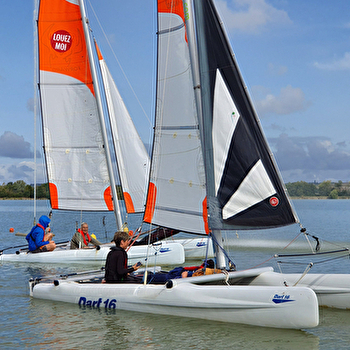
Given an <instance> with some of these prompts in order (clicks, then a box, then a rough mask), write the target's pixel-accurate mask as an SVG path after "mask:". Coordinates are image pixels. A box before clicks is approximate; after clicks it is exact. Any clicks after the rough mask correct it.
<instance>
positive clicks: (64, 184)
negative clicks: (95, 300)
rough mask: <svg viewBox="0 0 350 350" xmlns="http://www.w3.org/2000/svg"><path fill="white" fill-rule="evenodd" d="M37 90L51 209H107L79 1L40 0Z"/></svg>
mask: <svg viewBox="0 0 350 350" xmlns="http://www.w3.org/2000/svg"><path fill="white" fill-rule="evenodd" d="M38 49H39V72H40V73H39V91H40V103H41V115H42V123H43V133H44V153H45V158H46V165H47V175H48V181H49V188H50V199H51V206H52V208H53V209H67V210H93V211H99V210H113V203H112V200H111V195H110V187H109V183H110V179H109V174H108V169H107V162H106V154H105V147H104V142H103V137H102V130H101V126H100V122H99V116H98V110H97V103H96V96H95V91H94V87H93V81H92V75H91V69H90V62H89V58H88V54H87V47H86V43H85V39H84V31H83V26H82V21H81V13H80V8H79V5H78V4H77V3H76V2H72V1H65V0H53V1H41V2H40V7H39V15H38Z"/></svg>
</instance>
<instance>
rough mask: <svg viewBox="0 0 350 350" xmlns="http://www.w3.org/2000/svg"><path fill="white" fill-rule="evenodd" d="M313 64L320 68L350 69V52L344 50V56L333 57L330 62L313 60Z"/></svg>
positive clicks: (332, 69) (333, 69)
mask: <svg viewBox="0 0 350 350" xmlns="http://www.w3.org/2000/svg"><path fill="white" fill-rule="evenodd" d="M314 66H315V67H316V68H318V69H322V70H331V71H343V70H350V52H345V54H344V57H342V58H340V59H334V60H333V61H332V62H330V63H319V62H315V63H314Z"/></svg>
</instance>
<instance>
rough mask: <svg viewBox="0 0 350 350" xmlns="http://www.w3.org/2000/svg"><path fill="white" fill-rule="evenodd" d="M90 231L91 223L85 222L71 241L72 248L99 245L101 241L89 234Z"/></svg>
mask: <svg viewBox="0 0 350 350" xmlns="http://www.w3.org/2000/svg"><path fill="white" fill-rule="evenodd" d="M88 231H89V225H88V224H87V223H86V222H83V223H82V224H81V226H80V229H78V230H77V231H76V232H75V233H74V235H73V237H72V239H71V241H70V249H79V248H89V244H93V245H94V246H95V247H99V246H100V245H101V243H100V242H99V241H98V240H97V239H96V238H94V237H92V236H91V235H89V232H88Z"/></svg>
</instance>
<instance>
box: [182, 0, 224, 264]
mask: <svg viewBox="0 0 350 350" xmlns="http://www.w3.org/2000/svg"><path fill="white" fill-rule="evenodd" d="M183 8H184V13H185V23H186V33H187V40H188V47H189V52H190V61H191V70H192V78H193V89H194V96H195V101H196V109H197V116H198V119H200V120H201V121H202V120H203V117H202V98H201V82H200V74H199V64H198V51H197V41H198V38H197V37H196V31H195V23H194V17H193V3H192V0H183ZM199 125H200V133H201V143H202V145H203V141H204V140H203V135H204V132H203V127H201V126H202V125H203V123H202V122H200V123H199ZM203 149H204V147H203ZM203 155H204V158H205V154H203ZM204 163H206V161H205V159H204ZM206 183H207V181H206ZM207 205H208V204H207ZM208 212H209V211H208ZM208 223H209V230H210V220H209V218H208ZM212 235H213V236H214V239H213V245H214V251H215V257H216V265H217V268H219V269H224V268H225V267H226V259H225V255H224V253H223V251H222V249H221V246H222V243H223V240H222V235H221V231H220V230H212Z"/></svg>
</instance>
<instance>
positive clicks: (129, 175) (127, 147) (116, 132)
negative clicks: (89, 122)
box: [97, 47, 150, 213]
mask: <svg viewBox="0 0 350 350" xmlns="http://www.w3.org/2000/svg"><path fill="white" fill-rule="evenodd" d="M97 52H98V58H99V64H100V68H101V74H102V81H103V85H104V90H105V94H106V99H107V106H108V112H109V119H110V125H111V130H112V135H113V142H114V148H115V151H116V161H117V164H118V173H119V177H120V181H121V185H122V189H123V194H124V202H125V206H126V210H127V212H128V213H136V212H143V211H144V208H145V205H144V204H145V192H146V185H147V180H148V171H149V163H150V159H149V156H148V154H147V151H146V148H145V146H144V144H143V142H142V140H141V138H140V136H139V134H138V133H137V130H136V128H135V126H134V123H133V121H132V119H131V117H130V115H129V112H128V110H127V109H126V106H125V104H124V101H123V99H122V97H121V96H120V93H119V91H118V88H117V86H116V84H115V82H114V80H113V78H112V76H111V74H110V72H109V69H108V67H107V64H106V61H105V60H104V59H103V57H102V54H101V52H100V50H99V49H98V47H97Z"/></svg>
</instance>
